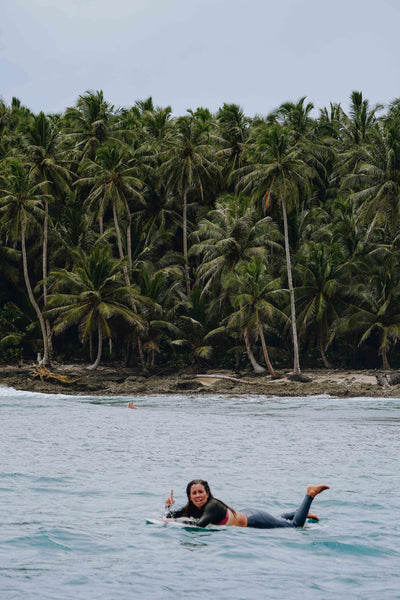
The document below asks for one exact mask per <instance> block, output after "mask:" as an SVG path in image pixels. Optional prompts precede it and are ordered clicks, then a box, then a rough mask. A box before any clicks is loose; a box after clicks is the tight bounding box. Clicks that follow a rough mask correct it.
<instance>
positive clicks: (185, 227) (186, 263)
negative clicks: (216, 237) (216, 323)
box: [182, 189, 190, 297]
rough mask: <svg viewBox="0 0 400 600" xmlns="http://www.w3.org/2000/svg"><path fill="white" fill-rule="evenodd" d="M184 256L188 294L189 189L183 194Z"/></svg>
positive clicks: (188, 292) (188, 293)
mask: <svg viewBox="0 0 400 600" xmlns="http://www.w3.org/2000/svg"><path fill="white" fill-rule="evenodd" d="M182 225H183V258H184V260H185V282H186V295H187V296H188V297H189V295H190V275H189V264H188V243H187V237H188V233H187V189H185V193H184V194H183V220H182Z"/></svg>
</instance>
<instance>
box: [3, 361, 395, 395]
mask: <svg viewBox="0 0 400 600" xmlns="http://www.w3.org/2000/svg"><path fill="white" fill-rule="evenodd" d="M37 369H38V365H35V364H33V363H32V364H30V365H28V364H24V365H22V366H17V365H0V385H1V386H6V387H11V388H14V389H16V390H23V391H30V392H40V393H48V394H68V395H85V396H105V397H108V396H143V395H154V394H188V393H190V394H199V395H204V394H209V393H212V394H235V395H241V396H246V395H263V396H268V397H276V396H278V397H283V396H292V397H293V396H303V397H304V396H316V395H321V394H327V395H329V396H336V397H340V398H350V397H359V396H361V397H363V396H364V397H372V398H374V397H388V398H400V381H399V382H398V383H397V376H396V377H395V375H397V374H396V372H395V371H392V372H388V371H383V370H381V371H378V370H373V371H372V370H371V371H367V370H362V371H352V370H345V369H305V370H304V371H302V376H303V378H304V379H306V380H307V381H295V380H293V378H292V377H293V376H292V375H291V372H290V371H287V372H283V373H281V377H280V378H279V379H274V380H272V379H271V377H270V376H269V375H256V374H254V373H253V372H251V371H243V372H241V373H235V372H234V371H229V370H217V369H213V370H210V371H205V372H203V373H200V374H199V373H193V372H192V371H191V370H190V369H186V370H181V371H178V372H174V373H162V372H161V373H159V374H157V375H150V376H148V377H145V376H143V374H142V373H141V372H140V371H139V370H135V369H132V368H125V367H117V366H115V365H113V366H112V367H111V366H107V365H105V366H102V365H101V366H99V367H98V369H96V370H95V371H88V370H87V366H86V365H82V364H62V363H55V362H53V363H52V365H51V367H49V369H48V371H47V372H45V371H44V372H43V373H42V378H40V376H39V375H38V373H37ZM35 370H36V378H35V379H34V378H33V375H34V372H35ZM391 379H392V381H393V384H391ZM399 379H400V378H399Z"/></svg>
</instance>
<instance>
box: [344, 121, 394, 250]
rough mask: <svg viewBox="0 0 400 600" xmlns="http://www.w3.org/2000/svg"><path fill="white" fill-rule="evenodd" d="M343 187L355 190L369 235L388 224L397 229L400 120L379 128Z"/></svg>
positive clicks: (390, 227)
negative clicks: (353, 172) (376, 228)
mask: <svg viewBox="0 0 400 600" xmlns="http://www.w3.org/2000/svg"><path fill="white" fill-rule="evenodd" d="M343 187H347V188H350V190H351V189H353V190H355V191H354V192H353V194H352V196H351V200H352V201H354V202H355V203H356V206H358V207H359V212H358V216H359V219H360V222H361V223H362V224H368V232H367V236H366V237H367V239H368V238H369V236H370V234H371V233H372V231H373V229H374V228H375V227H379V226H382V225H385V226H386V227H388V229H389V231H391V233H393V232H394V231H396V230H397V229H398V225H399V223H400V121H392V122H390V123H388V124H387V125H386V126H385V127H381V128H379V129H378V128H377V129H376V133H375V136H374V138H373V140H372V141H371V143H370V144H368V146H367V147H366V148H365V151H364V155H363V159H362V160H360V162H359V163H358V167H357V171H356V173H355V174H351V175H349V176H347V177H346V178H345V179H344V182H343Z"/></svg>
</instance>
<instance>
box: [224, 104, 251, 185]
mask: <svg viewBox="0 0 400 600" xmlns="http://www.w3.org/2000/svg"><path fill="white" fill-rule="evenodd" d="M249 125H250V119H249V118H248V117H246V116H245V114H244V112H243V110H242V109H241V108H240V106H238V105H237V104H224V105H223V107H222V108H220V109H219V111H218V114H217V136H218V141H219V143H220V145H221V146H222V149H221V150H218V151H217V153H216V156H217V158H219V159H221V161H222V164H223V170H224V173H225V178H226V179H227V180H229V178H230V176H231V175H232V173H233V172H234V171H235V170H236V169H239V168H241V167H243V164H244V163H243V150H244V144H245V142H246V141H247V139H248V137H249Z"/></svg>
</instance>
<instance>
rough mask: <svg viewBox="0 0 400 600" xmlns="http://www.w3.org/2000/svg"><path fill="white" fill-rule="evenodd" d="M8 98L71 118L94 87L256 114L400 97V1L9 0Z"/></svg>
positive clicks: (4, 88)
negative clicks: (287, 106) (289, 105)
mask: <svg viewBox="0 0 400 600" xmlns="http://www.w3.org/2000/svg"><path fill="white" fill-rule="evenodd" d="M0 8H1V17H0V96H1V97H2V98H3V99H4V100H5V101H6V102H10V101H11V98H12V96H16V97H18V98H20V100H21V101H22V103H23V104H25V105H27V106H29V108H31V109H32V110H33V111H34V112H38V111H40V110H44V111H45V112H62V111H63V110H64V109H65V108H66V107H67V106H72V105H74V104H75V102H76V100H77V99H78V96H79V94H82V93H84V92H85V91H86V90H89V89H92V90H98V89H102V90H103V91H104V94H105V97H106V99H107V100H108V101H110V102H112V103H113V104H115V105H116V106H131V105H132V104H134V102H135V101H136V100H139V99H144V98H147V97H148V96H152V97H153V100H154V102H155V104H158V105H161V106H166V105H171V106H172V108H173V111H174V113H175V114H184V113H185V112H186V109H188V108H192V109H195V108H197V107H198V106H205V107H208V108H210V109H211V110H212V111H215V110H217V109H218V107H219V106H222V104H223V103H224V102H235V103H237V104H240V105H241V106H242V107H243V108H244V110H245V112H246V113H247V114H249V115H253V114H255V113H258V114H267V113H268V112H270V111H271V110H273V109H274V108H276V107H277V106H279V105H280V104H282V102H285V101H288V100H291V101H296V100H298V99H299V98H300V97H301V96H307V99H308V100H309V101H312V102H313V103H314V105H315V106H316V107H317V108H321V107H323V106H327V105H329V102H331V101H332V102H341V103H342V106H343V107H344V108H345V109H346V107H347V106H348V98H349V95H350V93H351V91H352V90H354V89H356V90H361V91H362V92H363V94H364V97H366V98H368V99H369V100H370V101H371V103H373V104H374V103H377V102H381V103H388V102H390V101H392V100H393V99H394V98H397V97H400V85H399V84H400V78H399V74H400V73H399V71H400V44H399V40H398V38H399V33H398V32H399V25H400V0H380V1H376V0H335V1H334V2H331V1H329V2H328V1H326V0H276V1H274V2H272V1H271V0H240V1H239V0H0Z"/></svg>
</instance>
